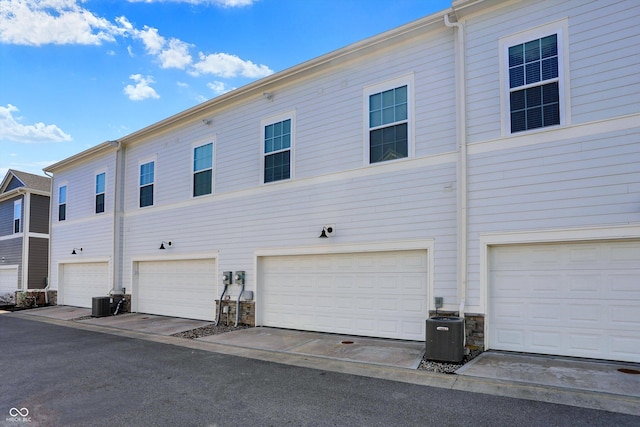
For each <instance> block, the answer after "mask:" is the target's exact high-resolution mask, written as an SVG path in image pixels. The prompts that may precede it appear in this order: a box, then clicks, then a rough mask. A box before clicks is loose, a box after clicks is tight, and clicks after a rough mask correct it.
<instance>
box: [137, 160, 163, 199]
mask: <svg viewBox="0 0 640 427" xmlns="http://www.w3.org/2000/svg"><path fill="white" fill-rule="evenodd" d="M148 163H153V182H152V183H151V184H145V186H147V185H153V192H152V194H153V203H152V204H150V205H147V206H140V190H141V189H142V185H140V168H141V167H142V166H143V165H146V164H148ZM157 176H158V161H157V158H156V157H155V156H154V157H147V158H145V159H142V160H140V161H138V169H137V173H136V182H137V187H138V192H137V193H138V198H137V201H136V205H137V206H138V209H147V208H152V207H154V206H155V205H156V202H157V199H156V191H157V189H156V187H157V185H156V183H157Z"/></svg>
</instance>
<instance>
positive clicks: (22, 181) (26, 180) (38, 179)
mask: <svg viewBox="0 0 640 427" xmlns="http://www.w3.org/2000/svg"><path fill="white" fill-rule="evenodd" d="M15 188H26V189H29V190H36V191H41V192H46V193H49V192H50V191H51V178H49V177H46V176H40V175H34V174H32V173H27V172H21V171H17V170H14V169H9V171H8V172H7V175H5V177H4V179H3V180H2V184H0V193H5V192H7V191H11V190H13V189H15Z"/></svg>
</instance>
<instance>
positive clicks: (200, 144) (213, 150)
mask: <svg viewBox="0 0 640 427" xmlns="http://www.w3.org/2000/svg"><path fill="white" fill-rule="evenodd" d="M208 144H211V193H208V194H200V195H198V196H196V195H195V194H194V192H195V186H194V182H193V181H194V178H195V175H196V173H197V172H203V171H205V170H207V169H202V170H198V171H196V170H194V162H195V155H196V154H195V153H196V149H197V148H200V147H204V146H205V145H208ZM216 148H217V147H216V138H208V139H207V140H206V141H199V142H195V143H193V144H192V145H191V152H190V153H191V157H190V161H189V176H190V177H191V183H190V187H189V190H190V194H191V198H192V199H198V198H200V197H207V196H211V195H213V194H215V192H216V188H215V183H216V174H215V172H216Z"/></svg>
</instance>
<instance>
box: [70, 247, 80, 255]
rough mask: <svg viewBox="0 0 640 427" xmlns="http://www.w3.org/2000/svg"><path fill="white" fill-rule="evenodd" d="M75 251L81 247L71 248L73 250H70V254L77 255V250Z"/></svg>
mask: <svg viewBox="0 0 640 427" xmlns="http://www.w3.org/2000/svg"><path fill="white" fill-rule="evenodd" d="M76 251H80V252H82V248H73V250H72V251H71V255H77V254H78V252H76Z"/></svg>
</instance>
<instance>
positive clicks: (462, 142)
mask: <svg viewBox="0 0 640 427" xmlns="http://www.w3.org/2000/svg"><path fill="white" fill-rule="evenodd" d="M453 13H454V15H455V11H453ZM444 24H445V25H446V26H447V27H449V28H455V29H456V47H455V51H456V79H455V80H456V83H455V85H456V110H457V111H456V134H457V139H458V156H459V159H458V174H457V175H458V177H457V178H458V187H457V190H458V191H457V199H458V227H457V229H458V251H457V253H458V259H457V264H458V271H457V282H458V283H457V286H458V298H459V303H460V309H459V311H460V312H459V316H460V317H464V305H465V300H466V296H467V115H466V110H467V93H466V92H467V91H466V82H465V77H466V64H465V32H464V24H463V23H462V22H460V21H458V22H451V21H450V20H449V14H448V13H447V14H445V15H444Z"/></svg>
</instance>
